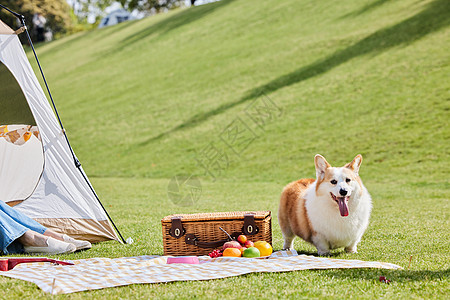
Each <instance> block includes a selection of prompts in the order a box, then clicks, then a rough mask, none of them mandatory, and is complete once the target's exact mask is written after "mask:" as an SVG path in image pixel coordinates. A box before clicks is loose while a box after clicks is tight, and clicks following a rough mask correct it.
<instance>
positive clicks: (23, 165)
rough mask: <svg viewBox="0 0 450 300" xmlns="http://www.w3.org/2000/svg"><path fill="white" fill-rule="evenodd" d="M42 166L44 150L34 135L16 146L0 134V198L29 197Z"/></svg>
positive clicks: (37, 180) (9, 199) (12, 199)
mask: <svg viewBox="0 0 450 300" xmlns="http://www.w3.org/2000/svg"><path fill="white" fill-rule="evenodd" d="M13 132H14V131H13ZM43 168H44V152H43V149H42V143H41V141H40V140H39V139H38V138H37V137H36V136H34V135H31V137H30V138H29V139H28V141H27V142H25V144H23V145H21V146H18V145H15V144H13V143H12V142H10V141H8V140H7V139H6V138H2V136H1V134H0V199H2V200H3V201H5V202H6V201H8V202H9V201H18V200H23V199H26V198H28V197H30V196H31V195H32V193H33V192H34V190H35V189H36V186H37V183H38V182H39V179H40V177H41V175H42V170H43Z"/></svg>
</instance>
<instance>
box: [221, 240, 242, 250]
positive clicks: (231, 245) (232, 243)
mask: <svg viewBox="0 0 450 300" xmlns="http://www.w3.org/2000/svg"><path fill="white" fill-rule="evenodd" d="M227 248H236V249H241V248H242V246H241V244H239V242H238V241H229V242H226V243H225V244H223V250H225V249H227Z"/></svg>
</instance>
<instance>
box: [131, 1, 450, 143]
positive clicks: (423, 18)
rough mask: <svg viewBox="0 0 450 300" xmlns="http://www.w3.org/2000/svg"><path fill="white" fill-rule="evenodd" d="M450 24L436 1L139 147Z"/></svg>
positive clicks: (448, 11) (448, 6) (448, 5)
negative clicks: (361, 57) (355, 59)
mask: <svg viewBox="0 0 450 300" xmlns="http://www.w3.org/2000/svg"><path fill="white" fill-rule="evenodd" d="M169 24H170V22H169ZM448 25H450V1H448V0H436V1H433V2H431V3H430V4H428V5H427V6H426V7H425V9H423V10H422V11H421V12H419V13H417V14H416V15H414V16H412V17H409V18H408V19H405V20H403V21H401V22H400V23H397V24H395V25H392V26H389V27H387V28H384V29H380V30H378V31H376V32H374V33H372V34H370V35H369V36H367V37H366V38H364V39H362V40H360V41H359V42H357V43H355V44H354V45H352V46H349V47H348V48H346V49H344V50H339V51H336V52H335V53H333V54H331V55H330V56H328V57H326V58H324V59H321V60H318V61H316V62H314V63H312V64H310V65H307V66H305V67H301V68H299V69H297V70H295V71H293V72H291V73H288V74H285V75H283V76H280V77H278V78H276V79H273V80H272V81H270V82H268V83H266V84H263V85H261V86H258V87H255V88H253V89H251V90H250V91H248V92H247V93H246V94H245V95H244V96H243V97H242V98H240V99H238V100H236V101H234V102H229V103H225V104H222V105H220V106H219V107H217V108H214V109H212V110H210V111H207V112H202V113H198V114H196V115H194V116H192V117H191V118H190V119H188V120H186V121H185V122H183V123H181V124H179V125H177V126H176V127H174V128H172V129H170V130H168V131H165V132H163V133H160V134H159V135H157V136H155V137H152V138H150V139H148V140H146V141H144V142H143V143H141V144H139V145H138V146H145V145H147V144H149V143H151V142H154V141H157V140H159V139H161V138H164V137H165V136H167V135H169V134H172V133H174V132H177V131H179V130H183V129H187V128H191V127H194V126H197V125H199V124H201V123H203V122H205V121H207V120H208V119H210V118H211V117H214V116H216V115H219V114H221V113H223V112H225V111H227V110H229V109H232V108H234V107H236V106H238V105H240V104H242V103H245V102H247V101H249V100H252V99H255V98H257V97H258V96H259V95H261V93H262V92H264V93H265V94H269V93H272V92H275V91H277V90H279V89H282V88H285V87H288V86H291V85H293V84H297V83H300V82H302V81H305V80H307V79H310V78H313V77H315V76H318V75H322V74H324V73H326V72H328V71H330V70H332V69H334V68H336V67H338V66H340V65H342V64H344V63H346V62H348V61H350V60H352V59H354V58H357V57H359V56H363V55H367V54H379V53H381V52H383V51H386V50H389V49H391V48H393V47H396V46H401V45H408V44H410V43H413V42H414V41H417V40H419V39H421V38H423V37H424V36H426V35H428V34H430V33H433V32H435V31H438V30H440V29H442V28H444V27H446V26H448Z"/></svg>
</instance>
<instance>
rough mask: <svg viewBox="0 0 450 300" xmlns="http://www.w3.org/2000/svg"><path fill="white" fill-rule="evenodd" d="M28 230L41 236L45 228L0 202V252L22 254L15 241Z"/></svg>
mask: <svg viewBox="0 0 450 300" xmlns="http://www.w3.org/2000/svg"><path fill="white" fill-rule="evenodd" d="M28 230H32V231H36V232H38V233H41V234H43V233H44V232H45V231H46V230H47V228H45V227H44V226H42V225H41V224H39V223H38V222H36V221H35V220H33V219H31V218H29V217H27V216H25V215H24V214H22V213H20V212H18V211H17V210H15V209H13V208H12V207H10V206H9V205H8V204H6V203H5V202H3V201H2V200H0V251H2V252H3V254H5V255H6V254H10V253H21V252H23V246H22V244H20V243H19V242H18V241H16V240H17V239H18V238H19V237H21V236H22V235H23V234H24V233H25V232H27V231H28Z"/></svg>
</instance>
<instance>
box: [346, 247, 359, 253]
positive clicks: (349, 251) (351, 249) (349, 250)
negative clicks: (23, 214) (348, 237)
mask: <svg viewBox="0 0 450 300" xmlns="http://www.w3.org/2000/svg"><path fill="white" fill-rule="evenodd" d="M345 252H347V253H358V251H357V249H356V246H349V247H345Z"/></svg>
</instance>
